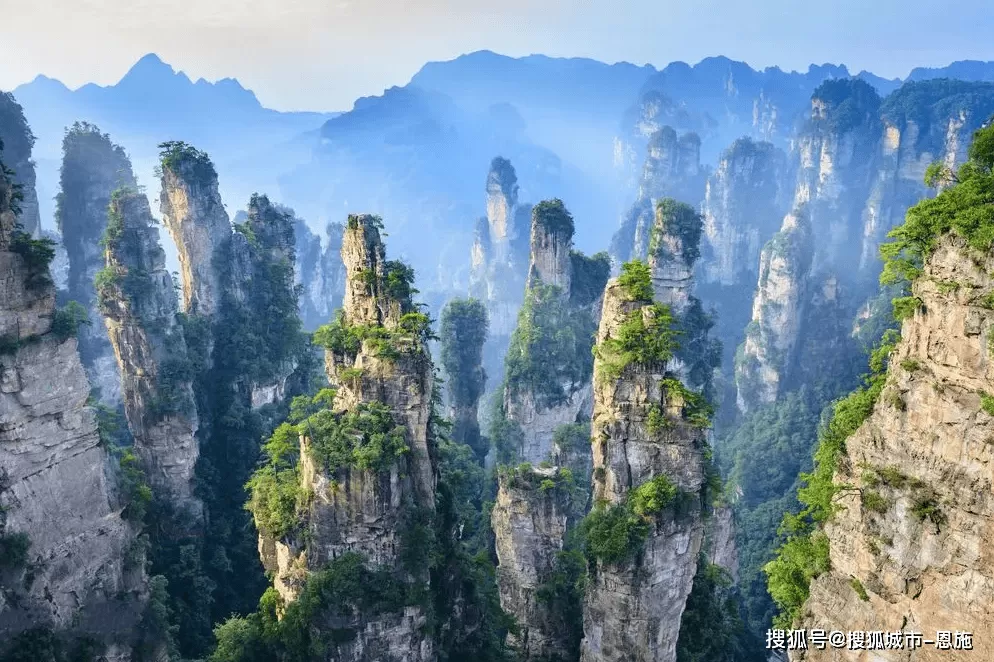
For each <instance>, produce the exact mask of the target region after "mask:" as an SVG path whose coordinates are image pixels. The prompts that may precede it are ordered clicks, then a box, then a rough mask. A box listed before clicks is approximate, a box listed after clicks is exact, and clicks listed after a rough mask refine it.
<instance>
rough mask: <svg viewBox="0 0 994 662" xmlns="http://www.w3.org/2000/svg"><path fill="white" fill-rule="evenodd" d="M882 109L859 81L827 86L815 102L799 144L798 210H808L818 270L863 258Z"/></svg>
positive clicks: (875, 96)
mask: <svg viewBox="0 0 994 662" xmlns="http://www.w3.org/2000/svg"><path fill="white" fill-rule="evenodd" d="M879 109H880V97H879V96H878V95H877V93H876V91H874V89H873V88H872V87H870V85H868V84H867V83H864V82H863V81H861V80H858V79H842V80H830V81H827V82H825V83H824V84H822V85H821V86H820V87H819V88H818V89H817V90H815V93H814V95H813V96H812V98H811V115H810V119H809V120H808V123H807V125H806V126H805V128H804V129H803V130H802V131H801V134H800V136H799V137H798V139H797V156H798V159H799V163H798V168H799V170H798V179H797V187H796V188H795V192H794V206H795V207H796V206H798V205H802V204H803V205H806V206H807V210H808V214H809V216H810V220H811V228H812V232H813V236H814V239H815V246H816V253H815V265H816V268H822V267H823V265H842V264H844V263H854V262H856V261H858V259H859V250H860V248H859V240H860V236H861V234H862V232H861V228H862V212H863V206H864V203H865V201H866V199H867V197H868V195H869V191H870V188H871V184H872V181H873V177H874V175H875V173H876V167H877V160H876V156H877V145H878V142H879V140H880V136H881V135H882V133H883V126H882V124H881V121H880V118H879Z"/></svg>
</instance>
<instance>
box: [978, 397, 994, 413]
mask: <svg viewBox="0 0 994 662" xmlns="http://www.w3.org/2000/svg"><path fill="white" fill-rule="evenodd" d="M980 408H981V409H983V410H984V413H986V414H987V415H988V416H994V396H992V395H991V394H990V393H981V394H980Z"/></svg>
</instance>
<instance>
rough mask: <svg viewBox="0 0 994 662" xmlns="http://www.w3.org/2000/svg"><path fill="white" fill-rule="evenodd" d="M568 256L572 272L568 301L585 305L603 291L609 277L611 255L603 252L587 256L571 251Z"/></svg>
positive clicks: (575, 304)
mask: <svg viewBox="0 0 994 662" xmlns="http://www.w3.org/2000/svg"><path fill="white" fill-rule="evenodd" d="M569 257H570V265H571V269H572V272H573V277H572V280H571V281H570V289H569V298H570V303H572V304H573V305H574V306H587V305H589V304H591V303H593V302H594V301H596V300H597V298H598V297H599V296H601V295H602V294H603V293H604V286H605V285H607V281H608V279H609V278H610V277H611V257H610V256H609V255H608V254H607V253H604V252H601V253H595V254H594V255H591V256H590V257H587V256H586V255H584V254H583V253H580V252H578V251H571V252H570V256H569Z"/></svg>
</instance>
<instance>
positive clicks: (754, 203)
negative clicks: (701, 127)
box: [701, 138, 791, 285]
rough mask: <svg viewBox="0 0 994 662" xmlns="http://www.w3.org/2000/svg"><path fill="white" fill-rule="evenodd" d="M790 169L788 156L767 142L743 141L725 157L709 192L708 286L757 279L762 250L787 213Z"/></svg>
mask: <svg viewBox="0 0 994 662" xmlns="http://www.w3.org/2000/svg"><path fill="white" fill-rule="evenodd" d="M788 169H789V168H788V163H787V156H786V154H784V153H783V152H782V151H781V150H779V149H778V148H776V147H774V146H773V145H771V144H770V143H766V142H753V141H752V140H750V139H748V138H740V139H739V140H736V141H735V142H734V143H732V145H731V147H729V148H728V149H727V150H725V152H724V153H723V154H722V156H721V160H720V161H718V168H717V169H716V170H715V172H714V174H713V175H711V177H709V178H708V182H707V188H706V189H705V193H704V205H703V216H704V236H705V238H706V247H705V248H704V250H703V251H702V252H703V253H704V255H703V259H702V260H701V262H702V272H703V280H704V281H705V282H716V283H720V284H722V285H735V284H738V283H742V282H744V281H748V280H751V279H752V278H754V277H755V274H756V267H757V265H758V264H759V251H760V248H761V247H762V246H763V244H765V243H766V241H767V240H768V239H769V238H770V237H771V236H772V235H773V233H774V232H776V230H777V227H778V223H779V222H780V220H781V219H782V218H783V216H784V214H785V213H786V212H787V208H786V207H787V205H788V204H789V196H790V193H791V191H790V190H789V182H790V177H789V175H788Z"/></svg>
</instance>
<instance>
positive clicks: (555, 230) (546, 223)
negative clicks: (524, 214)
mask: <svg viewBox="0 0 994 662" xmlns="http://www.w3.org/2000/svg"><path fill="white" fill-rule="evenodd" d="M532 220H533V221H534V222H535V223H537V224H538V225H540V226H541V227H543V228H545V231H546V232H550V233H552V234H564V235H566V236H568V237H572V236H573V216H572V215H571V214H570V213H569V211H567V210H566V205H564V204H563V201H562V200H560V199H559V198H553V199H552V200H543V201H542V202H540V203H538V204H537V205H535V206H534V207H533V208H532Z"/></svg>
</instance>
